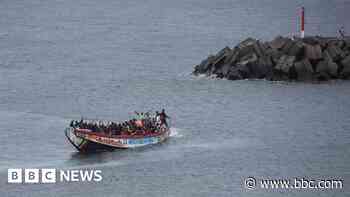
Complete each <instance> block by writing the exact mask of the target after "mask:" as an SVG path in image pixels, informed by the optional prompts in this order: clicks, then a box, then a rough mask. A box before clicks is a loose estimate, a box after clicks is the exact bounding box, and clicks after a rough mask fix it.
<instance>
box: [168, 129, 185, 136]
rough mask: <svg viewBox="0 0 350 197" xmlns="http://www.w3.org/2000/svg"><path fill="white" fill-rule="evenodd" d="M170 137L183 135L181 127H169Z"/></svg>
mask: <svg viewBox="0 0 350 197" xmlns="http://www.w3.org/2000/svg"><path fill="white" fill-rule="evenodd" d="M170 137H183V135H182V134H181V129H179V128H174V127H172V128H170Z"/></svg>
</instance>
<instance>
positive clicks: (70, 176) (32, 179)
mask: <svg viewBox="0 0 350 197" xmlns="http://www.w3.org/2000/svg"><path fill="white" fill-rule="evenodd" d="M100 181H102V171H101V170H56V169H53V168H49V169H37V168H35V169H34V168H31V169H29V168H26V169H21V168H16V169H14V168H12V169H8V170H7V182H8V183H56V182H100Z"/></svg>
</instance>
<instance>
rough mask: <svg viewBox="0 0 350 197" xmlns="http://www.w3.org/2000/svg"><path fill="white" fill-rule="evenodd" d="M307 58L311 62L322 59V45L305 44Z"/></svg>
mask: <svg viewBox="0 0 350 197" xmlns="http://www.w3.org/2000/svg"><path fill="white" fill-rule="evenodd" d="M304 56H305V58H307V59H309V60H311V61H317V60H321V59H322V49H321V47H320V45H318V44H316V45H310V44H305V53H304Z"/></svg>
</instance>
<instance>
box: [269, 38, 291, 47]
mask: <svg viewBox="0 0 350 197" xmlns="http://www.w3.org/2000/svg"><path fill="white" fill-rule="evenodd" d="M289 40H290V39H289V38H285V37H282V36H277V37H276V38H275V39H273V40H272V41H271V42H269V45H270V47H271V48H273V49H276V50H280V49H282V48H283V46H284V45H285V44H286V42H288V41H289Z"/></svg>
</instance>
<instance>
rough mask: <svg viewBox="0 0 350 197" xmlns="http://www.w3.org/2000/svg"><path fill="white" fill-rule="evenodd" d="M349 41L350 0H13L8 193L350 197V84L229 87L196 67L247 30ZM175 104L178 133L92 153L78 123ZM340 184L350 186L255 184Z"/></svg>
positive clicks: (3, 177) (171, 108)
mask: <svg viewBox="0 0 350 197" xmlns="http://www.w3.org/2000/svg"><path fill="white" fill-rule="evenodd" d="M301 5H304V6H305V8H306V16H307V18H306V21H307V25H306V32H307V33H308V34H320V35H324V36H334V35H336V33H337V29H338V28H339V27H341V26H345V31H346V32H348V33H350V24H349V18H350V13H349V10H350V2H349V1H347V0H333V1H324V0H308V1H289V0H265V1H261V0H176V1H172V0H143V1H140V0H139V1H137V0H130V1H124V0H115V1H112V0H100V1H92V0H75V1H68V0H56V1H53V0H47V1H39V0H32V1H30V0H28V1H27V0H1V1H0V196H1V197H7V196H33V197H39V196H45V197H48V196H79V197H83V196H84V197H85V196H113V197H114V196H128V197H129V196H153V197H165V196H178V197H184V196H191V197H192V196H198V197H213V196H218V197H221V196H230V197H231V196H259V197H260V196H325V197H326V196H327V197H328V196H337V197H338V196H349V195H350V194H349V188H350V165H349V164H350V157H349V156H350V83H349V82H345V81H333V82H327V83H323V84H303V83H282V82H268V81H262V80H250V81H249V80H248V81H247V80H243V81H227V80H213V79H207V78H200V77H199V78H197V77H193V76H191V75H190V73H191V71H192V68H193V65H195V64H197V63H199V62H200V61H201V60H202V59H203V58H205V57H206V56H207V55H208V54H210V53H215V52H216V51H218V50H219V49H221V48H223V47H224V46H226V45H228V46H231V47H232V46H234V45H235V44H237V42H239V41H240V40H242V39H245V38H246V37H248V36H252V37H256V38H259V39H263V40H267V39H272V38H273V37H274V36H277V35H294V34H296V32H297V31H298V28H297V27H298V24H297V14H298V8H299V7H300V6H301ZM161 108H165V109H166V110H167V112H168V114H169V115H170V116H171V117H172V121H171V122H172V125H173V128H172V137H171V138H170V139H169V140H168V141H167V142H165V143H163V144H161V145H155V146H151V147H146V148H140V149H133V150H122V151H119V150H117V151H114V152H105V153H98V154H91V155H82V154H79V153H77V151H76V150H75V149H74V148H73V147H72V146H71V145H70V144H69V143H68V142H67V141H66V139H65V137H64V134H63V129H64V128H65V126H67V124H68V123H69V121H70V119H71V118H80V117H81V116H83V117H87V118H100V119H111V120H125V119H127V118H128V117H129V116H130V115H131V114H132V112H133V111H134V110H137V111H147V110H159V109H161ZM15 167H18V168H29V167H32V168H44V167H47V168H57V169H97V170H102V175H103V181H102V182H99V183H57V184H39V185H28V184H8V183H7V169H8V168H15ZM249 176H254V177H256V178H257V179H260V178H266V179H268V178H277V179H281V178H290V179H292V178H294V177H299V178H302V177H304V178H310V179H311V178H314V179H316V178H341V179H343V180H344V189H342V190H341V189H338V190H326V191H320V190H303V191H288V190H282V191H279V192H273V191H272V190H269V191H266V190H261V189H258V190H256V191H249V190H246V189H245V188H244V185H243V180H244V178H246V177H249Z"/></svg>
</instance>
